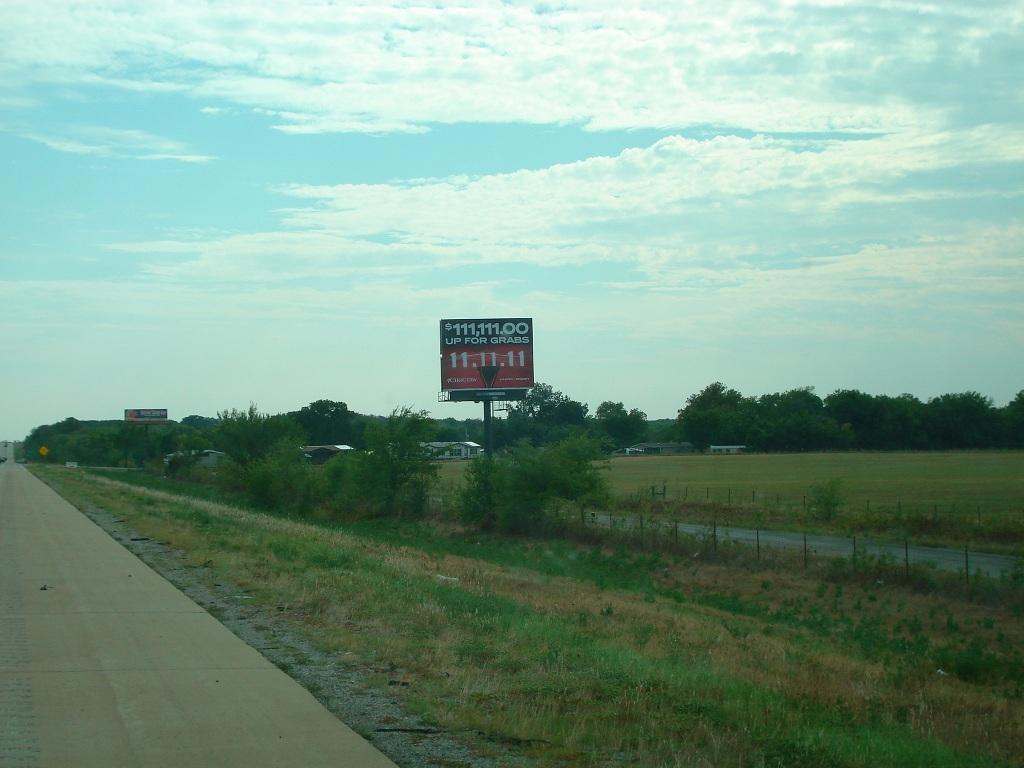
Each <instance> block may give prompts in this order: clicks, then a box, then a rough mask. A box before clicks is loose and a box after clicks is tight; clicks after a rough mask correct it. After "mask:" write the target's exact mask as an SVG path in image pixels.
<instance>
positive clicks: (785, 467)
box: [609, 451, 1024, 518]
mask: <svg viewBox="0 0 1024 768" xmlns="http://www.w3.org/2000/svg"><path fill="white" fill-rule="evenodd" d="M832 478H841V479H842V481H843V489H844V493H845V496H846V502H847V504H848V505H849V506H850V507H852V508H867V506H868V504H874V505H879V506H884V507H888V508H895V507H896V506H897V505H898V504H902V505H903V506H904V507H905V508H907V509H923V510H927V511H931V510H932V509H934V508H935V507H938V508H939V511H940V513H950V512H953V513H958V514H963V515H971V514H976V512H977V510H978V508H979V507H980V508H981V510H982V514H1010V515H1015V516H1017V517H1019V518H1020V517H1024V452H1021V451H986V452H981V451H979V452H962V453H940V452H933V453H810V454H748V455H739V456H705V455H697V456H652V457H637V458H616V459H613V460H612V469H611V472H610V474H609V483H610V486H611V490H612V493H613V494H615V495H617V496H629V495H631V494H637V493H640V494H649V493H650V489H651V487H652V486H654V487H655V488H656V490H657V491H658V492H660V491H661V490H662V488H663V487H665V488H666V490H667V496H668V498H671V499H684V498H686V499H692V500H707V499H710V500H712V501H717V502H725V501H728V500H730V499H731V501H732V502H733V503H734V504H737V505H739V504H744V503H747V502H750V501H751V500H753V501H754V502H755V503H758V504H765V505H768V506H773V505H775V504H776V498H777V497H778V499H779V501H778V503H780V504H783V505H786V506H790V507H798V506H800V505H801V504H802V502H803V498H804V497H805V496H808V495H809V494H810V489H811V486H812V485H814V484H815V483H820V482H822V481H825V480H829V479H832Z"/></svg>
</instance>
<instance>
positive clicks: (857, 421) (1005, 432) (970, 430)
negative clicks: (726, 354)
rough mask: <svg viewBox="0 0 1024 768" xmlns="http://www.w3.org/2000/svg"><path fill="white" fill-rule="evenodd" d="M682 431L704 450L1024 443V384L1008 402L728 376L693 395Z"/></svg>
mask: <svg viewBox="0 0 1024 768" xmlns="http://www.w3.org/2000/svg"><path fill="white" fill-rule="evenodd" d="M675 426H676V428H675V434H676V435H677V436H678V437H679V438H680V439H684V440H688V441H689V442H692V443H693V444H694V446H695V447H696V448H697V449H698V450H705V449H707V447H708V446H709V445H712V444H726V445H745V446H746V448H747V450H752V451H760V452H792V451H847V450H858V451H908V450H915V451H933V450H934V451H943V450H964V449H967V450H970V449H985V448H1024V390H1022V391H1020V392H1018V393H1017V396H1016V397H1015V398H1014V399H1013V400H1012V401H1010V403H1009V404H1008V405H1006V406H1005V407H1003V408H997V407H995V405H994V404H993V402H992V399H991V398H989V397H985V396H984V395H981V394H979V393H978V392H962V393H957V394H949V395H940V396H939V397H934V398H931V399H929V400H927V401H924V402H923V401H921V400H919V399H918V398H916V397H914V396H913V395H907V394H903V395H899V396H897V397H890V396H888V395H870V394H866V393H864V392H859V391H857V390H837V391H836V392H833V393H832V394H830V395H828V396H827V397H825V398H820V397H818V396H817V395H816V394H815V393H814V388H813V387H804V388H801V389H792V390H789V391H787V392H778V393H775V394H770V395H761V396H759V397H747V396H744V395H742V394H741V393H740V392H738V391H737V390H735V389H732V388H730V387H727V386H726V385H725V384H722V383H721V382H714V383H713V384H709V385H708V386H707V387H705V388H704V389H703V390H701V391H700V392H697V393H696V394H693V395H691V396H690V397H689V398H688V399H687V401H686V407H684V408H683V409H681V410H680V411H679V415H678V417H677V419H676V425H675Z"/></svg>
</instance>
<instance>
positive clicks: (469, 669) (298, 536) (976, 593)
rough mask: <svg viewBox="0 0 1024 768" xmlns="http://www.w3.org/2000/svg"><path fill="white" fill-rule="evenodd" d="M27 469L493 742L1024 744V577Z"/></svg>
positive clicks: (541, 753) (528, 747)
mask: <svg viewBox="0 0 1024 768" xmlns="http://www.w3.org/2000/svg"><path fill="white" fill-rule="evenodd" d="M731 460H732V459H727V461H731ZM638 466H640V465H638V464H634V465H632V466H631V467H630V469H631V470H632V469H633V468H635V467H638ZM647 466H649V467H650V466H658V465H657V464H655V463H648V464H647ZM666 466H667V465H666ZM737 466H738V465H737ZM34 471H38V472H40V474H42V475H43V476H44V477H46V478H47V479H48V481H49V482H51V483H53V484H54V485H55V487H57V489H58V490H59V491H60V492H61V493H62V495H64V496H65V497H66V498H68V499H69V500H71V501H72V503H75V504H76V505H79V506H82V507H89V506H90V505H93V506H97V507H100V508H102V509H104V510H107V511H108V512H110V513H111V514H113V515H115V516H116V517H117V518H118V519H122V520H124V521H125V523H126V524H127V525H129V526H131V527H132V528H133V529H135V530H137V531H139V532H140V533H141V535H143V536H146V537H150V538H151V539H153V540H156V541H160V542H165V543H166V544H167V546H168V550H169V551H180V552H182V553H184V554H183V555H182V556H183V557H184V558H186V559H187V562H189V563H192V564H200V563H201V564H202V567H193V568H192V569H190V570H192V571H193V572H195V573H197V574H199V573H202V574H204V575H205V577H206V578H209V579H211V580H214V581H216V582H218V583H225V584H232V585H233V586H237V587H238V588H239V589H241V590H245V594H246V595H247V596H250V597H251V598H252V600H251V601H249V603H250V604H251V605H252V607H253V609H254V610H264V611H269V612H273V613H275V614H276V615H280V616H282V617H289V618H290V619H291V620H292V621H294V625H295V627H296V628H297V629H298V631H302V632H305V633H308V634H309V636H310V637H311V638H312V639H313V640H314V641H315V642H316V644H317V646H318V647H320V648H323V649H325V650H326V651H330V652H337V653H344V654H346V658H351V659H352V663H354V664H364V665H366V667H367V669H387V670H389V672H388V675H387V676H386V677H382V676H380V675H377V676H376V677H374V676H373V675H371V676H369V677H368V678H367V679H368V684H370V685H374V684H379V685H380V686H381V687H384V688H385V689H387V690H389V691H391V692H392V693H393V695H395V696H396V697H400V698H402V699H403V700H404V701H405V702H406V704H407V705H408V707H409V708H410V709H412V710H413V711H416V712H418V713H420V714H421V717H422V718H423V721H424V722H425V723H426V724H429V725H431V726H433V727H436V728H439V729H443V730H444V731H445V732H447V733H451V734H463V735H464V738H466V739H467V740H469V742H470V743H471V744H472V746H474V747H475V748H476V749H478V750H481V751H483V752H486V751H487V748H488V747H487V745H488V744H493V743H501V744H505V745H511V744H514V745H517V746H516V748H517V750H518V751H519V753H520V755H521V757H522V758H523V759H524V760H525V763H524V764H525V765H531V766H539V767H541V768H555V767H556V766H558V767H563V766H568V767H569V768H591V767H593V768H597V767H598V766H600V767H602V768H610V767H612V766H616V767H617V766H636V765H643V766H651V767H652V768H658V767H660V766H666V767H668V766H699V767H705V768H710V767H711V766H725V765H729V766H736V767H737V768H768V767H769V766H771V767H773V768H774V767H776V766H787V767H788V766H832V767H833V768H869V767H870V768H874V767H875V766H892V767H894V768H895V767H896V766H899V767H900V768H903V767H904V766H911V767H915V766H916V767H920V768H925V766H927V767H928V768H931V767H932V766H937V765H941V766H977V767H978V768H981V766H984V767H985V768H990V767H991V766H1014V765H1020V764H1021V755H1024V704H1022V700H1024V656H1022V652H1021V648H1022V647H1024V620H1022V612H1024V595H1022V594H1021V590H1020V586H1019V585H1017V584H1015V583H1013V584H1007V583H1001V582H992V581H988V580H984V579H981V580H979V581H978V582H975V583H972V584H971V586H970V587H969V588H968V587H967V586H966V585H964V584H963V583H962V581H960V580H957V579H955V578H954V577H952V576H951V577H950V579H949V580H948V581H944V580H943V579H944V577H943V576H942V575H940V574H931V575H926V578H925V579H924V580H915V581H910V582H901V581H900V579H899V578H895V579H890V578H889V577H888V574H886V578H885V580H884V581H883V580H882V579H879V578H878V576H877V575H876V574H874V573H871V572H869V571H867V570H862V571H858V573H857V574H856V575H855V576H854V577H852V578H851V577H850V576H849V575H848V574H849V571H848V570H843V569H839V570H837V569H834V568H831V567H830V566H829V564H828V563H825V562H822V563H818V564H816V565H815V566H814V567H812V568H810V569H808V570H804V569H803V568H793V567H791V566H790V565H787V564H785V563H780V564H778V566H779V567H775V566H773V565H772V564H771V563H756V564H755V563H751V562H750V561H749V560H748V561H747V562H746V564H743V565H736V564H733V565H728V564H724V563H716V562H707V561H703V560H695V559H693V558H692V557H689V556H681V555H678V554H676V555H673V554H672V553H668V552H666V553H660V554H659V553H657V552H651V551H640V550H638V551H631V550H630V549H629V548H627V547H626V546H624V545H622V544H621V543H618V544H616V543H614V542H608V543H606V544H605V545H602V544H601V542H600V541H596V540H595V541H594V542H592V543H591V544H579V543H573V542H571V541H560V540H553V539H552V540H521V539H503V538H492V537H487V536H484V535H482V534H479V533H477V532H473V531H464V530H461V529H459V528H458V527H457V526H453V525H451V524H450V523H445V522H444V521H442V520H427V521H415V520H377V521H373V520H370V521H353V522H349V523H340V524H324V523H319V524H316V523H311V522H308V521H300V520H294V519H282V518H280V517H275V516H273V515H267V514H256V513H252V512H247V511H244V510H239V509H234V508H231V507H225V506H222V505H218V504H215V503H211V502H209V501H199V500H196V499H184V498H176V497H173V496H170V495H167V494H161V495H153V494H152V492H151V491H149V490H146V489H137V488H132V487H129V486H125V485H123V484H121V483H111V482H110V481H107V480H103V479H100V478H97V477H95V476H91V475H89V474H87V473H84V472H80V471H73V470H64V469H58V468H42V469H34ZM167 487H168V488H171V489H173V488H174V486H172V485H168V486H167ZM396 677H400V678H401V679H402V680H403V681H405V683H406V684H403V685H402V686H400V687H396V688H394V689H391V688H389V687H388V679H389V678H391V679H394V678H396ZM375 679H376V680H377V682H376V683H375V682H374V680H375ZM444 764H445V765H448V766H449V768H459V767H463V768H468V764H466V763H464V762H461V761H451V762H446V763H444Z"/></svg>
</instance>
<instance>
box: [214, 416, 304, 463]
mask: <svg viewBox="0 0 1024 768" xmlns="http://www.w3.org/2000/svg"><path fill="white" fill-rule="evenodd" d="M217 418H218V419H220V423H219V424H218V425H217V429H216V432H215V436H214V441H215V445H216V446H217V448H218V449H219V450H221V451H223V452H224V453H226V454H227V455H228V456H229V457H230V458H231V459H232V461H234V462H235V463H236V464H237V465H238V466H240V467H247V466H249V464H251V463H252V462H254V461H259V460H260V459H262V458H265V457H266V456H267V455H268V454H269V453H270V451H271V449H272V448H273V447H274V446H276V445H277V444H278V443H280V442H281V441H283V440H288V441H290V442H291V443H292V444H293V445H294V446H295V447H296V448H298V447H299V446H301V445H302V444H303V443H305V441H306V436H305V434H304V433H303V431H302V428H301V427H300V426H299V425H298V424H296V423H295V421H294V419H292V418H291V417H290V416H285V415H281V414H279V415H277V416H271V415H269V414H265V413H260V412H259V409H258V408H257V407H256V404H255V403H250V404H249V408H248V410H245V411H239V410H235V409H232V410H230V411H220V412H218V413H217Z"/></svg>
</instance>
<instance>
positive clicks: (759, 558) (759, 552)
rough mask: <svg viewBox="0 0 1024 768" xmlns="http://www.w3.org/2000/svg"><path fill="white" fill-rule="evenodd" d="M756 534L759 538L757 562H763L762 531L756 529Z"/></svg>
mask: <svg viewBox="0 0 1024 768" xmlns="http://www.w3.org/2000/svg"><path fill="white" fill-rule="evenodd" d="M754 533H755V535H756V536H757V562H759V563H760V562H761V529H760V528H755V529H754Z"/></svg>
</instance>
